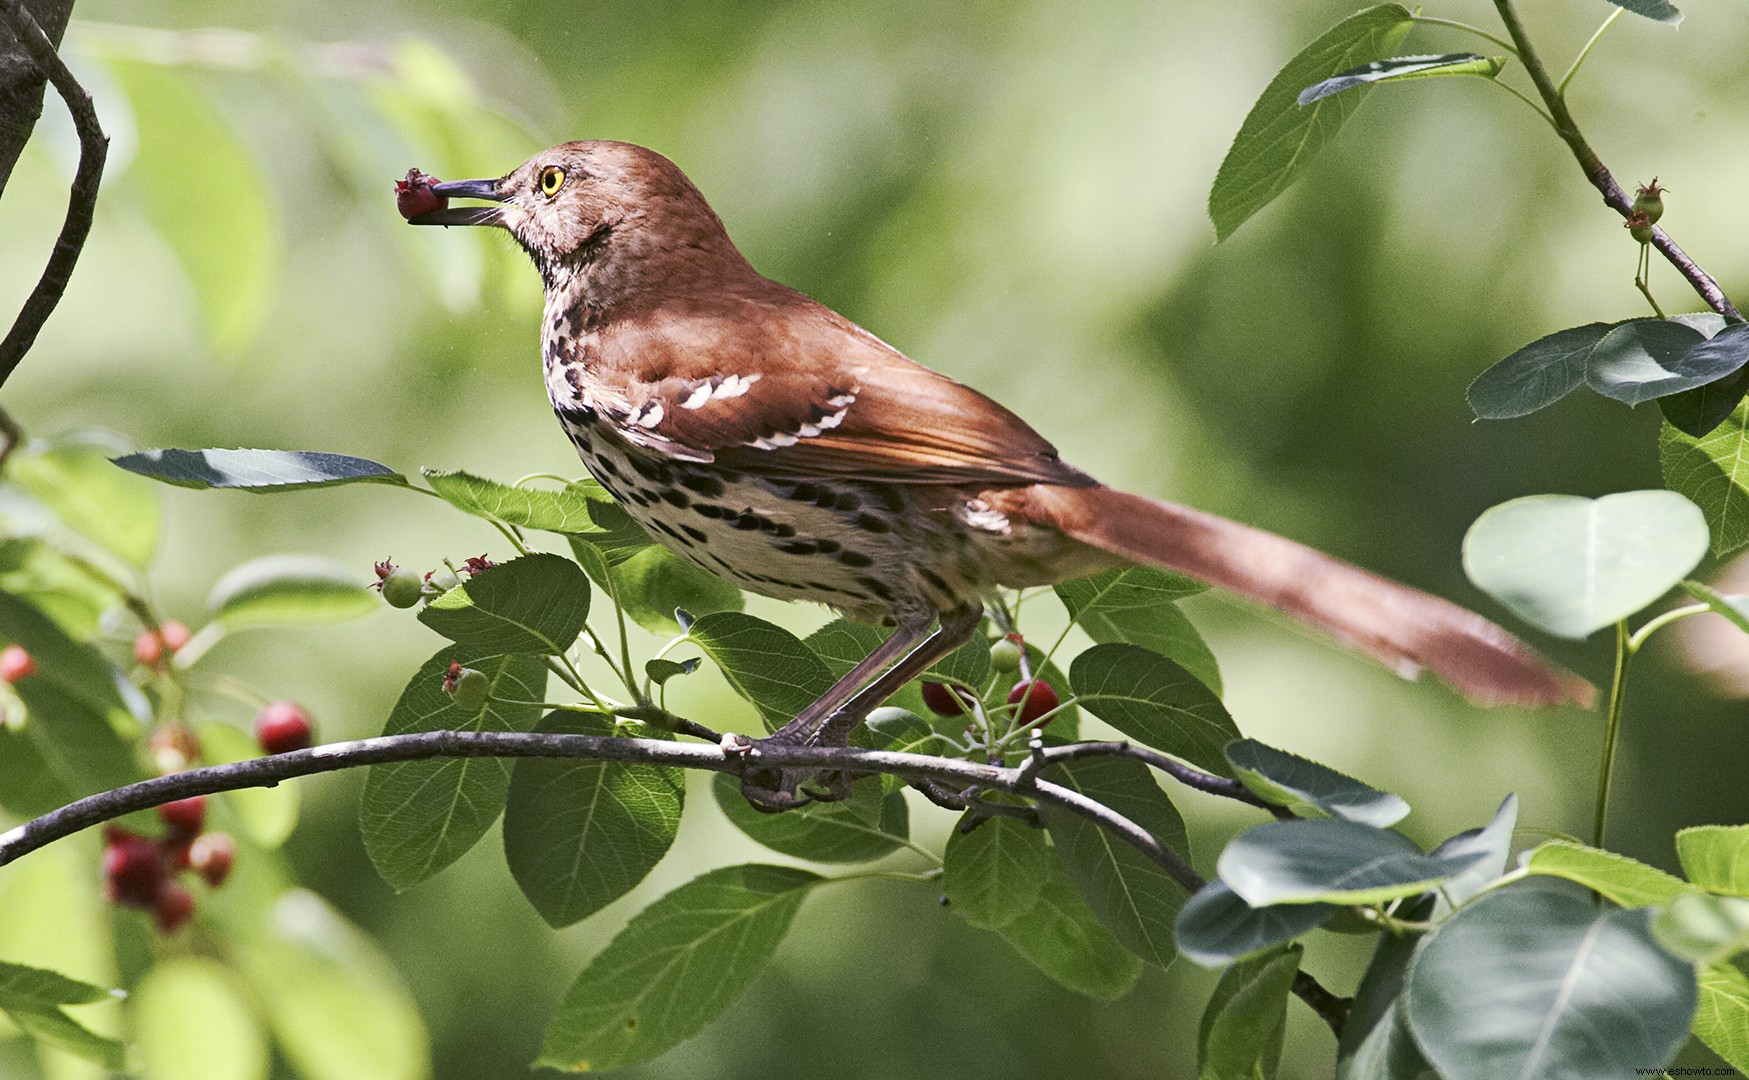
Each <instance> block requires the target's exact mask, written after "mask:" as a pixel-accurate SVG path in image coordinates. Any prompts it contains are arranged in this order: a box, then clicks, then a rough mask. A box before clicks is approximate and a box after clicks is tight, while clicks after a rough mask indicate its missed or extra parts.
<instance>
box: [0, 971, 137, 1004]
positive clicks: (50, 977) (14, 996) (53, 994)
mask: <svg viewBox="0 0 1749 1080" xmlns="http://www.w3.org/2000/svg"><path fill="white" fill-rule="evenodd" d="M109 996H110V991H108V990H105V989H104V988H103V987H101V986H92V985H91V984H90V983H88V982H81V981H79V980H78V979H69V978H68V977H67V976H65V975H62V974H61V973H60V972H58V971H49V970H48V969H46V968H37V967H27V966H26V965H24V964H8V963H6V962H5V961H3V960H0V1008H4V1007H5V1006H8V1005H44V1006H52V1005H90V1004H91V1003H92V1002H96V1001H103V1000H104V999H106V998H108V997H109Z"/></svg>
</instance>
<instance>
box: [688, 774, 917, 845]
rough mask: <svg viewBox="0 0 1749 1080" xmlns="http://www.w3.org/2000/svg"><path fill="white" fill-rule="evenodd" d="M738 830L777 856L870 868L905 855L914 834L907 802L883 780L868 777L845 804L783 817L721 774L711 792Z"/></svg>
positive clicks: (814, 806)
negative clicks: (874, 863)
mask: <svg viewBox="0 0 1749 1080" xmlns="http://www.w3.org/2000/svg"><path fill="white" fill-rule="evenodd" d="M711 791H712V793H713V794H714V795H715V796H716V800H717V805H718V806H719V807H721V808H722V811H723V815H724V816H725V817H727V818H728V819H729V821H730V823H731V824H733V825H734V826H735V828H737V829H740V830H741V831H742V832H744V833H746V834H747V835H748V836H750V837H752V838H753V839H754V840H755V841H757V842H758V843H761V844H764V845H765V846H766V847H768V848H770V849H771V850H773V851H777V852H782V853H783V854H785V855H792V856H794V857H795V858H798V859H808V860H810V861H812V862H824V863H838V862H868V861H869V860H871V859H878V858H880V857H881V856H883V855H888V854H891V853H892V852H894V851H897V850H898V849H899V845H900V843H902V842H903V841H904V840H905V839H907V838H908V837H909V836H910V834H911V815H910V810H909V808H908V807H907V806H906V803H905V796H904V795H903V794H901V793H899V792H893V793H891V794H888V793H886V792H884V791H883V790H882V788H881V783H880V778H879V777H874V776H868V777H863V778H862V779H860V780H858V781H856V783H855V784H854V785H852V787H851V796H850V798H848V799H845V800H843V801H841V802H826V803H809V804H808V805H807V806H804V807H801V808H799V809H796V810H787V811H785V812H783V813H781V814H767V813H765V812H763V811H760V810H755V809H754V808H753V806H752V804H751V803H749V802H748V801H747V800H746V799H745V798H744V797H743V796H742V795H741V787H740V785H739V784H738V783H737V782H736V780H735V778H734V777H732V776H729V775H727V774H726V773H718V774H717V776H716V779H715V781H714V782H713V783H712V786H711Z"/></svg>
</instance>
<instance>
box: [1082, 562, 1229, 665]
mask: <svg viewBox="0 0 1749 1080" xmlns="http://www.w3.org/2000/svg"><path fill="white" fill-rule="evenodd" d="M1206 588H1207V586H1205V585H1204V584H1202V583H1201V582H1200V581H1197V580H1195V579H1194V578H1188V577H1185V576H1184V575H1183V574H1175V573H1172V572H1171V571H1170V570H1160V569H1157V568H1155V567H1152V566H1125V567H1119V568H1118V569H1116V570H1108V571H1106V572H1105V573H1103V574H1099V575H1097V576H1095V577H1090V578H1078V579H1076V580H1074V581H1065V582H1063V583H1061V584H1060V585H1058V586H1057V587H1056V593H1057V597H1058V598H1059V599H1060V600H1062V602H1063V606H1064V607H1065V608H1067V609H1068V611H1069V618H1070V619H1072V620H1074V621H1075V622H1076V623H1077V624H1078V625H1079V626H1080V627H1081V629H1083V630H1085V631H1086V632H1087V636H1088V637H1090V638H1092V639H1093V640H1094V641H1096V642H1100V643H1106V642H1113V641H1126V642H1128V643H1130V644H1131V645H1140V646H1141V647H1142V648H1144V649H1152V650H1153V651H1154V652H1157V653H1159V654H1160V655H1162V656H1166V657H1170V658H1171V659H1173V660H1176V661H1177V662H1178V663H1180V664H1182V665H1183V666H1184V669H1185V670H1186V671H1189V672H1190V673H1191V674H1192V675H1195V676H1196V677H1197V678H1198V679H1201V680H1202V681H1203V683H1204V685H1206V686H1207V687H1208V688H1209V689H1211V690H1213V691H1214V692H1215V693H1216V695H1219V694H1220V692H1221V669H1220V665H1219V664H1217V663H1216V661H1215V655H1214V653H1213V652H1211V651H1210V650H1209V647H1208V643H1207V642H1206V641H1204V640H1203V639H1202V635H1201V634H1199V633H1198V632H1197V629H1196V627H1195V626H1194V625H1192V624H1191V621H1190V619H1189V618H1188V617H1186V616H1185V614H1184V612H1182V611H1180V610H1179V609H1178V607H1177V606H1176V605H1175V604H1174V603H1173V601H1175V600H1180V599H1182V598H1184V597H1186V596H1193V595H1195V594H1196V593H1199V592H1202V591H1203V590H1204V589H1206Z"/></svg>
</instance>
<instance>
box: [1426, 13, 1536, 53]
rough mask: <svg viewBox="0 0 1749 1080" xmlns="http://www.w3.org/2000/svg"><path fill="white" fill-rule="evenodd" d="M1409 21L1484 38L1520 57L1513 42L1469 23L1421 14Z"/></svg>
mask: <svg viewBox="0 0 1749 1080" xmlns="http://www.w3.org/2000/svg"><path fill="white" fill-rule="evenodd" d="M1409 19H1410V21H1412V22H1418V23H1426V24H1427V25H1428V26H1449V27H1451V28H1452V29H1453V30H1462V31H1463V32H1464V33H1466V34H1474V35H1476V36H1477V37H1479V38H1482V39H1484V40H1487V41H1492V42H1493V43H1494V44H1496V45H1498V46H1500V47H1501V48H1502V49H1505V50H1506V51H1507V52H1509V53H1511V54H1512V55H1513V56H1517V55H1518V49H1517V47H1516V46H1514V45H1513V44H1512V42H1510V41H1507V40H1506V39H1505V38H1498V37H1495V36H1494V35H1493V34H1490V33H1488V31H1486V30H1484V29H1482V28H1481V27H1479V26H1471V25H1470V24H1469V23H1467V22H1459V21H1457V20H1456V19H1441V18H1439V17H1438V16H1436V15H1419V14H1412V15H1410V16H1409Z"/></svg>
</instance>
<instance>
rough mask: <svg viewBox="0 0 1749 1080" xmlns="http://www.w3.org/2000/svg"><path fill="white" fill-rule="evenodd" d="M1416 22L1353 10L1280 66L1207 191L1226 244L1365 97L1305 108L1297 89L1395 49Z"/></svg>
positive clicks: (1390, 11) (1405, 15)
mask: <svg viewBox="0 0 1749 1080" xmlns="http://www.w3.org/2000/svg"><path fill="white" fill-rule="evenodd" d="M1411 25H1413V19H1412V17H1411V16H1410V14H1409V11H1408V9H1406V8H1404V7H1402V6H1401V5H1398V4H1380V5H1378V6H1377V7H1370V8H1367V9H1365V10H1364V11H1360V12H1356V13H1355V14H1353V15H1350V16H1349V17H1348V18H1346V19H1344V20H1342V21H1341V22H1339V23H1337V24H1336V25H1335V26H1333V27H1331V28H1330V29H1329V30H1328V31H1326V32H1325V33H1324V34H1323V36H1321V37H1319V38H1318V40H1316V41H1314V42H1312V43H1311V44H1310V45H1308V46H1306V47H1305V48H1304V49H1302V50H1300V53H1299V55H1297V56H1295V57H1294V58H1293V59H1292V60H1289V61H1288V63H1287V66H1286V67H1284V68H1282V69H1281V71H1280V72H1279V73H1277V75H1276V76H1275V78H1274V79H1272V80H1270V83H1269V86H1268V87H1267V88H1266V89H1265V90H1264V91H1263V95H1262V96H1261V97H1259V98H1258V99H1257V104H1255V105H1253V106H1252V107H1251V111H1250V113H1249V114H1247V115H1246V117H1245V122H1244V123H1243V124H1242V125H1240V127H1239V134H1238V135H1236V136H1235V137H1234V138H1233V145H1232V147H1231V148H1230V149H1228V151H1227V156H1226V157H1225V158H1224V159H1223V160H1222V161H1221V168H1220V172H1219V173H1218V174H1216V176H1215V183H1214V187H1213V188H1212V189H1211V190H1210V191H1209V205H1208V210H1209V217H1210V218H1211V219H1213V221H1214V224H1215V235H1216V237H1217V238H1219V239H1221V240H1225V239H1226V238H1227V237H1229V236H1231V235H1232V234H1233V230H1235V229H1237V228H1238V227H1239V226H1240V225H1243V224H1244V223H1245V221H1246V219H1248V218H1249V217H1251V215H1252V214H1255V213H1256V212H1257V211H1259V210H1261V209H1263V208H1264V207H1265V206H1267V205H1269V203H1270V201H1271V200H1272V199H1274V198H1275V197H1276V196H1277V195H1279V194H1281V193H1282V192H1283V191H1284V190H1286V189H1287V186H1288V185H1289V184H1291V183H1293V182H1294V181H1295V180H1296V179H1298V178H1299V175H1300V173H1302V172H1303V171H1304V170H1305V169H1306V167H1307V166H1309V165H1310V164H1311V163H1312V162H1313V161H1314V160H1315V159H1316V158H1317V156H1318V153H1319V151H1321V150H1322V149H1323V148H1324V144H1325V143H1327V142H1329V141H1330V140H1331V139H1332V138H1334V137H1335V135H1336V133H1337V131H1339V130H1340V129H1341V127H1342V125H1343V124H1344V123H1345V122H1347V120H1348V118H1349V117H1350V116H1352V115H1353V114H1354V110H1355V109H1357V108H1359V107H1360V102H1361V98H1362V96H1363V95H1364V94H1365V92H1366V91H1364V90H1362V91H1361V92H1360V93H1357V94H1345V95H1343V96H1341V97H1337V98H1332V99H1330V100H1328V101H1320V102H1318V103H1316V104H1314V105H1311V106H1308V107H1306V108H1301V107H1300V104H1299V101H1298V98H1299V93H1300V90H1301V89H1302V88H1304V87H1307V86H1310V85H1312V84H1313V83H1315V82H1317V81H1319V80H1320V79H1324V78H1327V77H1328V76H1331V75H1334V74H1336V73H1337V72H1339V71H1343V70H1345V69H1347V68H1350V67H1353V66H1354V65H1355V64H1356V63H1357V62H1359V61H1361V60H1365V59H1367V58H1369V57H1375V56H1379V55H1381V54H1384V53H1388V52H1390V51H1391V50H1392V49H1394V48H1396V47H1397V44H1398V43H1399V42H1401V41H1402V40H1403V35H1405V34H1407V33H1408V32H1409V27H1410V26H1411Z"/></svg>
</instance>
